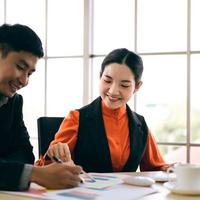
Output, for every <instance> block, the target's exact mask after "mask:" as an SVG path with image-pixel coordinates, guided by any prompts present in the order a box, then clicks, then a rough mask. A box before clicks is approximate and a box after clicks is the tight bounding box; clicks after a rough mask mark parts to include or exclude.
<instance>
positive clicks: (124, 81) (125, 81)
mask: <svg viewBox="0 0 200 200" xmlns="http://www.w3.org/2000/svg"><path fill="white" fill-rule="evenodd" d="M121 82H123V83H131V82H132V81H129V80H122V81H121Z"/></svg>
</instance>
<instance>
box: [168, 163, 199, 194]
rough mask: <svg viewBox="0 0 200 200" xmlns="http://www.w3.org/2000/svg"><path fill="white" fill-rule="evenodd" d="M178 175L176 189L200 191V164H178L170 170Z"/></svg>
mask: <svg viewBox="0 0 200 200" xmlns="http://www.w3.org/2000/svg"><path fill="white" fill-rule="evenodd" d="M169 171H173V172H174V173H175V175H176V187H177V188H179V189H182V190H195V191H200V164H177V165H175V166H174V167H171V168H169V169H168V172H169Z"/></svg>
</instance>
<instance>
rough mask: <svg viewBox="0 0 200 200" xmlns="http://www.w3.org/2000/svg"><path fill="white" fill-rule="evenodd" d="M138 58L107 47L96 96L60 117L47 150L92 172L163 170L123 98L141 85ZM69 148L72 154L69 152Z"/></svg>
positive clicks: (146, 132)
mask: <svg viewBox="0 0 200 200" xmlns="http://www.w3.org/2000/svg"><path fill="white" fill-rule="evenodd" d="M142 72H143V62H142V59H141V58H140V57H139V56H138V55H137V54H135V53H133V52H131V51H129V50H127V49H125V48H123V49H116V50H114V51H112V52H110V53H109V54H108V55H107V56H106V57H105V59H104V61H103V63H102V66H101V72H100V97H98V98H97V99H95V100H94V101H93V102H92V103H90V104H89V105H87V106H84V107H82V108H80V109H78V110H75V111H71V112H70V113H69V115H68V116H67V117H66V118H65V119H64V120H63V122H62V124H61V126H60V129H59V131H58V132H57V134H56V135H55V139H54V140H53V141H52V142H51V144H50V147H49V149H48V151H47V154H48V156H49V157H50V158H52V157H53V156H58V157H60V158H61V159H62V160H63V161H70V160H71V155H72V159H73V161H74V162H75V163H76V164H78V165H81V166H82V167H83V169H84V170H86V171H88V172H91V171H95V172H121V171H136V170H137V168H138V166H140V170H141V171H147V170H148V171H150V170H151V171H152V170H165V169H166V168H167V167H168V165H166V163H165V162H164V160H163V158H162V156H161V154H160V152H159V150H158V147H157V145H156V142H155V140H154V138H153V136H152V134H151V132H150V130H149V129H148V127H147V125H146V122H145V120H144V118H143V117H142V116H141V115H139V114H137V113H135V112H133V111H131V109H130V108H129V106H128V105H127V102H128V101H129V99H130V98H131V97H132V95H133V94H134V93H135V92H137V91H138V90H139V89H140V87H141V85H142V81H141V76H142ZM70 152H71V154H70Z"/></svg>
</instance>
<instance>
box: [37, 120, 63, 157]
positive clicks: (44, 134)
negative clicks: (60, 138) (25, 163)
mask: <svg viewBox="0 0 200 200" xmlns="http://www.w3.org/2000/svg"><path fill="white" fill-rule="evenodd" d="M63 119H64V117H40V118H38V119H37V127H38V149H39V155H44V154H45V153H46V151H47V149H48V147H49V144H50V142H51V141H52V140H53V139H54V136H55V133H56V132H57V131H58V129H59V127H60V124H61V122H62V121H63Z"/></svg>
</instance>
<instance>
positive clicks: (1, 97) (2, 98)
mask: <svg viewBox="0 0 200 200" xmlns="http://www.w3.org/2000/svg"><path fill="white" fill-rule="evenodd" d="M7 102H8V97H6V96H4V95H2V94H0V107H1V106H3V105H4V104H6V103H7Z"/></svg>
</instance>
